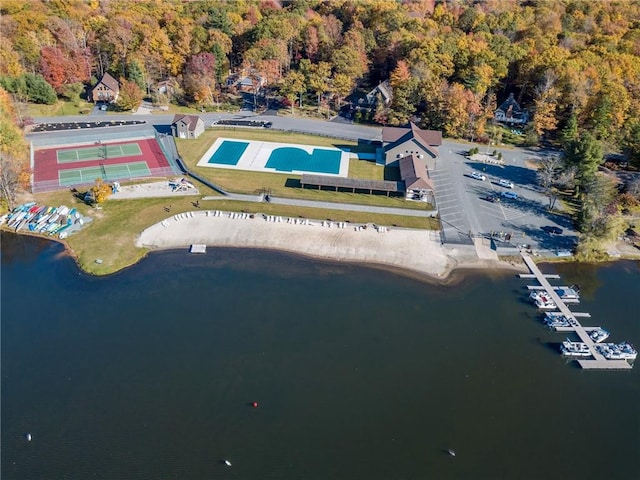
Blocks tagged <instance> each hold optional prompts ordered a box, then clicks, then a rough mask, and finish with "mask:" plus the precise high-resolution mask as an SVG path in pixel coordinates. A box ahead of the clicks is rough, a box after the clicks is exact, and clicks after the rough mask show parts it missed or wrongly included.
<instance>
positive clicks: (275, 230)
mask: <svg viewBox="0 0 640 480" xmlns="http://www.w3.org/2000/svg"><path fill="white" fill-rule="evenodd" d="M192 244H204V245H207V247H244V248H256V249H277V250H283V251H287V252H293V253H297V254H302V255H306V256H311V257H317V258H324V259H330V260H334V261H346V262H354V263H367V264H372V265H379V266H385V267H393V268H398V269H402V270H407V271H409V272H412V273H414V274H419V275H427V276H430V277H434V278H443V277H446V276H447V274H448V273H449V272H450V271H451V270H452V269H453V268H456V267H462V266H464V267H491V266H492V267H494V268H495V267H496V266H500V267H508V266H509V265H508V264H502V263H500V264H499V265H498V264H497V263H496V262H495V261H490V260H482V259H479V258H478V256H477V254H476V252H475V250H474V249H473V248H470V247H464V246H463V247H460V248H451V247H443V246H442V245H441V243H440V241H439V236H438V232H433V231H427V230H416V229H401V228H391V227H379V226H374V225H371V224H368V225H366V226H364V225H354V224H351V223H338V222H328V221H321V220H302V219H292V218H287V217H276V216H266V215H262V214H256V215H254V216H253V218H251V216H250V215H249V214H242V213H230V212H219V211H195V212H186V213H181V214H177V215H174V216H172V217H168V218H167V219H165V220H163V221H162V222H160V223H157V224H155V225H152V226H151V227H149V228H147V229H146V230H144V231H143V232H142V233H141V234H140V236H139V237H138V239H137V241H136V245H137V246H138V247H144V248H149V249H151V250H157V249H172V248H185V249H187V248H189V246H190V245H192Z"/></svg>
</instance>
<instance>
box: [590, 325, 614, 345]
mask: <svg viewBox="0 0 640 480" xmlns="http://www.w3.org/2000/svg"><path fill="white" fill-rule="evenodd" d="M609 335H610V333H609V332H607V331H606V330H605V329H604V328H602V327H596V328H594V329H593V330H592V331H590V332H589V337H590V338H591V340H593V341H594V342H596V343H600V342H603V341H605V340H606V339H607V338H609Z"/></svg>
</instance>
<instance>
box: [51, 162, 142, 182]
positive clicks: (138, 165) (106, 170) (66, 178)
mask: <svg viewBox="0 0 640 480" xmlns="http://www.w3.org/2000/svg"><path fill="white" fill-rule="evenodd" d="M150 174H151V172H150V171H149V167H148V166H147V162H131V163H118V164H116V165H100V166H98V167H85V168H69V169H66V170H60V171H58V180H59V182H60V185H62V186H69V185H77V184H81V183H90V182H94V181H95V180H96V178H101V179H102V180H104V181H106V182H109V181H113V180H120V179H122V178H134V177H145V176H148V175H150Z"/></svg>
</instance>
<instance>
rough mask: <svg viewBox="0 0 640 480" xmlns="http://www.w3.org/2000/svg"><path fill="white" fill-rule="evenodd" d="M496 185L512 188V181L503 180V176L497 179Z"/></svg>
mask: <svg viewBox="0 0 640 480" xmlns="http://www.w3.org/2000/svg"><path fill="white" fill-rule="evenodd" d="M498 185H500V186H501V187H507V188H513V182H510V181H509V180H505V179H504V178H501V179H500V180H498Z"/></svg>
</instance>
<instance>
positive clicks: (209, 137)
mask: <svg viewBox="0 0 640 480" xmlns="http://www.w3.org/2000/svg"><path fill="white" fill-rule="evenodd" d="M219 137H223V138H235V139H244V140H255V141H264V142H279V143H294V144H302V145H317V146H319V147H333V148H348V149H349V150H351V151H353V152H359V151H360V152H365V153H371V152H372V151H373V147H372V146H371V145H368V144H365V145H358V143H357V142H349V141H344V140H339V139H335V138H328V137H318V136H313V135H304V134H299V133H288V132H279V131H274V130H247V129H209V130H206V131H205V132H204V133H203V134H202V135H200V137H199V138H197V139H195V140H187V139H176V144H177V146H178V151H179V152H180V155H181V156H182V158H183V160H184V161H185V163H186V165H187V167H188V168H189V169H190V170H192V171H193V172H195V173H197V174H198V175H201V176H202V177H204V178H206V179H208V180H210V181H211V182H213V183H214V184H216V185H219V186H220V187H222V188H223V189H225V190H227V191H230V192H235V193H251V194H254V193H261V192H270V193H271V194H272V195H274V196H279V197H288V198H300V199H305V200H315V201H323V202H337V203H355V204H360V205H375V206H382V207H394V208H408V209H424V210H427V209H430V208H431V206H430V205H427V204H424V203H418V202H407V201H406V200H404V197H387V196H386V195H384V194H379V195H369V194H363V193H351V192H335V191H327V190H318V189H313V188H304V189H303V188H301V186H300V175H292V174H282V173H267V172H252V171H241V170H231V169H224V168H209V167H198V166H196V164H197V163H198V162H199V161H200V159H201V158H202V155H204V153H205V152H206V151H207V150H208V149H209V147H210V146H211V145H212V144H213V142H214V141H215V140H216V139H217V138H219ZM349 177H350V178H360V179H369V180H399V171H398V169H396V168H388V167H383V166H381V165H376V164H375V163H374V162H371V161H366V160H350V161H349Z"/></svg>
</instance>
